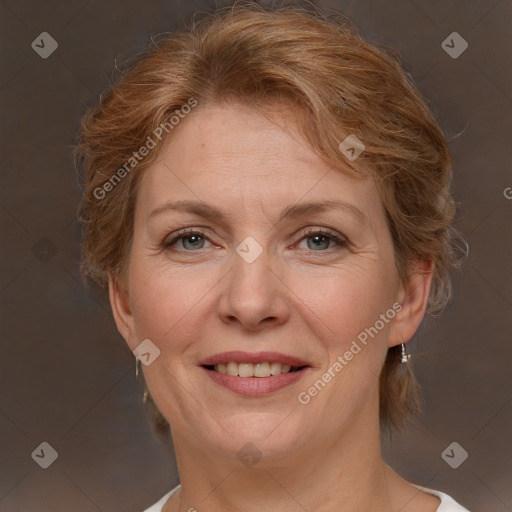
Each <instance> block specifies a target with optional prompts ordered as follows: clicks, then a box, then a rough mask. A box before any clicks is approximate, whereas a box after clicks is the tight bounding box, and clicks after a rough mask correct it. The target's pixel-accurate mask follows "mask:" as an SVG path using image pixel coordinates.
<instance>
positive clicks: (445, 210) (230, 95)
mask: <svg viewBox="0 0 512 512" xmlns="http://www.w3.org/2000/svg"><path fill="white" fill-rule="evenodd" d="M191 99H192V100H193V101H195V102H197V103H196V105H197V106H196V107H195V110H194V112H198V111H200V109H201V108H203V107H204V106H206V105H208V104H214V103H217V104H219V103H226V102H232V101H234V102H242V103H243V104H246V105H248V106H251V107H253V108H255V109H260V110H262V111H266V110H267V109H269V108H272V106H274V105H276V104H277V103H280V104H282V103H283V102H284V103H286V104H288V105H290V106H292V107H293V108H294V109H295V110H296V111H297V112H298V113H300V114H301V119H302V122H301V123H300V124H301V126H299V128H300V130H301V132H302V133H303V135H304V137H305V138H306V140H307V141H308V142H309V143H310V144H311V146H312V148H313V149H314V150H315V151H316V152H317V154H319V155H320V156H322V157H324V158H325V159H326V160H327V161H329V162H331V163H332V164H333V165H335V166H337V167H344V168H347V167H348V168H349V169H350V170H348V171H347V172H348V173H349V174H350V175H352V176H354V177H360V178H361V179H364V178H368V177H370V178H372V179H374V180H375V183H376V185H377V188H378V190H379V195H380V198H381V201H382V203H383V205H384V208H385V212H386V217H387V222H388V226H389V229H390V232H391V235H392V239H393V244H394V255H395V263H396V268H397V272H398V275H399V277H400V279H401V280H402V282H405V281H406V280H407V278H408V277H409V275H410V273H411V271H412V269H411V264H412V262H413V261H414V259H415V258H418V257H419V258H421V259H425V260H430V261H432V262H433V264H434V270H433V278H432V286H431V292H430V297H429V301H428V307H427V313H428V314H431V315H432V314H436V313H439V312H440V311H441V310H442V309H443V308H444V306H445V305H446V304H447V302H448V301H449V299H450V296H451V291H452V288H451V279H450V270H451V268H452V267H455V266H458V265H459V264H460V263H461V262H462V261H463V258H464V256H465V253H464V251H462V253H460V252H459V249H461V247H462V245H461V244H460V243H458V242H460V241H461V240H462V238H461V237H460V235H458V232H457V231H456V230H455V229H454V227H453V220H454V215H455V210H456V205H455V203H454V200H453V198H452V195H451V193H450V187H451V181H452V169H451V157H450V152H449V149H448V145H447V142H446V140H445V137H444V136H443V133H442V132H441V129H440V128H439V126H438V123H437V122H436V119H435V117H434V115H433V113H432V112H431V110H430V109H429V107H428V106H427V102H426V100H425V99H424V98H423V97H422V95H421V94H420V92H419V91H418V89H417V88H416V86H415V85H414V83H413V80H412V78H411V76H410V74H409V73H407V72H406V71H405V69H404V65H403V64H402V61H401V57H400V55H399V53H398V52H397V51H396V50H394V49H393V48H390V47H388V46H385V45H379V44H377V43H373V42H372V43H370V42H367V41H365V40H364V39H363V38H362V37H361V35H360V34H359V33H358V31H357V29H356V28H355V27H354V25H353V24H352V22H351V21H350V20H349V19H347V18H346V17H344V16H342V15H340V14H338V13H326V12H325V11H322V10H320V9H319V8H317V7H314V6H312V5H311V4H307V5H302V6H288V5H283V4H281V5H279V6H272V7H268V6H262V5H260V4H258V3H256V2H247V1H243V2H235V3H234V4H233V5H231V6H229V7H227V8H223V9H220V10H217V11H215V12H213V13H210V14H206V15H203V17H202V18H201V19H197V17H196V18H195V19H194V21H193V22H192V23H191V24H190V26H188V27H185V28H182V29H180V30H179V31H177V32H175V33H173V34H171V35H168V34H166V35H163V36H161V37H159V38H157V39H156V40H155V39H153V45H152V46H151V47H150V48H148V50H146V51H145V52H144V53H142V54H140V55H138V56H136V58H134V59H133V61H131V62H129V63H127V64H126V65H125V68H124V69H123V70H122V74H121V76H120V77H119V79H118V80H117V81H116V83H114V85H112V86H111V87H110V88H109V90H108V91H107V92H106V93H104V94H103V95H102V96H101V98H100V101H99V103H98V104H97V105H96V106H94V107H93V108H91V109H90V110H89V111H88V112H87V113H86V114H85V115H84V117H83V119H82V124H81V131H80V135H79V138H78V141H77V145H76V148H75V157H76V159H77V162H78V163H79V164H84V170H85V179H84V186H83V189H84V195H83V199H82V202H81V204H80V206H79V218H80V220H81V222H82V223H83V238H82V261H81V273H82V276H83V279H84V281H85V282H86V283H88V282H89V281H93V282H96V283H98V284H99V285H100V286H102V287H105V288H106V287H107V284H108V276H109V274H112V275H113V276H114V277H115V279H116V281H117V282H118V286H119V288H120V289H121V290H122V291H123V293H124V292H126V290H127V287H126V270H127V267H128V263H129V256H130V248H131V239H132V234H133V215H134V204H135V197H136V193H137V184H138V183H139V180H140V176H141V174H142V171H143V170H144V169H145V168H147V167H148V166H149V165H151V163H152V162H153V161H154V160H155V159H156V158H157V156H158V154H159V151H160V149H161V147H162V146H163V144H157V145H156V147H155V149H153V150H152V151H149V153H148V154H147V156H145V157H144V159H141V161H137V162H136V165H133V170H132V169H131V168H128V167H127V166H126V163H127V162H132V164H133V163H134V161H133V160H130V159H133V158H134V152H136V151H137V150H139V148H141V147H142V146H143V145H144V144H145V143H146V142H147V141H148V140H149V139H148V137H150V138H152V139H155V133H158V128H159V127H160V131H162V130H161V127H163V126H166V127H167V129H166V131H165V133H164V135H165V136H166V137H172V127H171V123H169V119H170V118H171V117H172V116H173V115H175V116H176V115H178V114H179V112H180V111H181V109H183V108H184V107H183V106H184V105H187V104H190V102H191ZM165 123H167V124H165ZM155 130H157V132H155ZM349 134H355V135H356V136H357V137H358V139H360V140H361V141H362V142H363V143H364V145H365V150H364V152H363V153H362V154H361V155H360V156H359V158H358V160H357V162H358V163H361V166H359V165H358V169H356V168H355V167H354V166H352V165H351V161H349V159H348V158H346V157H345V154H344V153H343V152H342V151H340V149H339V144H340V142H341V141H343V140H344V139H345V138H346V137H347V136H348V135H349ZM123 166H124V167H123ZM362 168H364V169H365V171H362V170H361V169H362ZM122 169H124V170H125V172H122ZM109 183H110V185H109ZM107 189H108V195H107V194H106V193H105V194H103V192H101V193H99V192H98V190H100V191H101V190H103V191H106V190H107ZM102 195H105V197H99V196H102ZM462 241H463V240H462ZM399 349H400V347H399V346H396V347H391V348H390V349H389V350H388V354H387V357H386V360H385V363H384V366H383V368H382V372H381V374H380V383H379V386H380V421H381V429H383V430H388V431H389V432H390V433H391V431H392V430H393V428H395V429H397V430H399V431H401V430H402V429H403V425H404V422H405V420H406V419H408V418H409V417H411V416H413V415H415V414H417V413H419V412H420V411H421V400H420V396H421V395H420V389H419V386H418V383H417V382H416V380H415V378H414V374H413V372H412V369H411V368H410V364H408V365H402V364H400V358H399ZM404 367H405V368H404ZM145 396H147V398H148V400H149V402H150V403H152V404H153V407H154V420H155V425H156V426H157V430H158V431H160V432H164V433H168V430H169V428H168V427H169V425H168V424H167V422H166V420H165V418H164V417H163V416H162V415H161V414H160V412H159V411H158V409H157V408H156V405H155V404H154V402H153V400H152V398H151V395H150V394H149V393H148V391H147V390H146V394H145Z"/></svg>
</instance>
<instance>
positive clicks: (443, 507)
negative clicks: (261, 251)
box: [144, 484, 469, 512]
mask: <svg viewBox="0 0 512 512" xmlns="http://www.w3.org/2000/svg"><path fill="white" fill-rule="evenodd" d="M413 485H414V484H413ZM415 487H417V488H418V489H421V490H422V491H425V492H426V493H428V494H432V495H433V496H437V497H438V498H439V499H440V500H441V504H440V505H439V507H438V509H437V512H469V510H468V509H467V508H464V507H463V506H462V505H459V504H458V503H457V502H456V501H455V500H454V499H453V498H451V497H450V496H448V494H445V493H444V492H441V491H434V490H433V489H427V488H426V487H421V486H419V485H415ZM179 488H180V486H179V485H178V486H177V487H175V488H174V489H173V490H172V491H169V492H168V493H167V494H166V495H165V496H164V497H163V498H162V499H160V500H159V501H158V502H157V503H155V504H154V505H152V506H151V507H149V508H147V509H146V510H144V512H162V508H163V506H164V505H165V503H166V502H167V500H168V499H169V498H170V497H171V496H172V495H173V494H174V493H175V492H176V491H177V490H178V489H179Z"/></svg>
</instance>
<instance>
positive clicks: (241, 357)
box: [199, 350, 310, 367]
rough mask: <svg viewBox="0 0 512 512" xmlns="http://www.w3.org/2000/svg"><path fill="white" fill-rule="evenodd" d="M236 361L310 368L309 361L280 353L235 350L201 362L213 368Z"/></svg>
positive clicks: (200, 363)
mask: <svg viewBox="0 0 512 512" xmlns="http://www.w3.org/2000/svg"><path fill="white" fill-rule="evenodd" d="M231 361H234V362H236V363H252V364H257V363H265V362H268V363H282V364H289V365H290V366H294V367H300V366H310V365H309V363H308V362H307V361H303V360H302V359H299V358H298V357H294V356H289V355H287V354H281V353H280V352H268V351H267V352H242V351H239V350H233V351H231V352H221V353H220V354H215V355H213V356H210V357H207V358H206V359H203V360H202V361H199V365H200V366H212V365H216V364H219V363H229V362H231Z"/></svg>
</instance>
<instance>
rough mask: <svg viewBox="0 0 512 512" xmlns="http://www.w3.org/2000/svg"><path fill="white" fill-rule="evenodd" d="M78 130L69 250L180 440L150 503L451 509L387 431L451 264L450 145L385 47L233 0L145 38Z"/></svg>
mask: <svg viewBox="0 0 512 512" xmlns="http://www.w3.org/2000/svg"><path fill="white" fill-rule="evenodd" d="M77 154H78V156H79V157H82V159H83V160H84V161H85V169H86V180H85V190H84V192H85V193H84V199H83V202H82V205H81V211H80V217H81V220H82V221H83V222H84V236H83V261H82V272H83V275H84V277H86V278H89V279H93V280H95V281H97V282H98V283H100V284H101V285H103V286H108V289H109V296H110V302H111V306H112V310H113V315H114V318H115V321H116V324H117V327H118V329H119V332H120V333H121V335H122V336H123V337H124V339H125V340H126V342H127V344H128V346H129V347H130V349H131V350H132V351H133V352H134V354H135V356H136V358H137V361H138V360H140V361H141V362H142V363H143V365H142V368H143V373H144V378H145V381H146V383H147V388H148V391H147V396H148V398H149V400H150V402H152V403H154V404H155V407H156V410H157V416H156V421H157V423H158V424H159V425H160V426H161V425H168V427H169V430H170V433H171V435H172V441H173V444H174V449H175V453H176V459H177V464H178V469H179V474H180V481H181V485H180V486H178V487H177V488H176V489H173V490H171V491H170V492H169V493H168V494H166V495H165V496H164V497H163V498H162V499H161V500H160V501H158V503H155V505H153V506H152V507H150V508H149V509H148V511H151V512H155V511H163V512H174V511H186V510H188V511H192V510H198V511H201V510H205V511H206V510H207V511H226V510H244V511H260V510H270V509H272V510H274V511H292V510H309V511H313V510H315V511H326V512H327V511H339V510H344V511H362V510H364V511H367V512H372V511H379V512H392V511H393V512H398V511H401V512H412V511H414V512H433V511H436V510H438V511H442V512H448V511H464V510H466V509H465V508H463V507H462V506H460V505H459V504H457V503H456V502H455V501H454V500H453V499H451V498H450V497H449V496H447V495H446V494H444V493H442V492H440V491H435V490H432V489H427V488H424V487H421V486H417V485H414V484H412V483H409V482H407V481H406V480H405V479H403V478H402V477H401V476H399V475H398V474H397V473H396V472H394V471H393V470H392V469H391V468H390V467H389V466H387V465H386V464H385V463H384V461H383V459H382V455H381V447H380V433H381V431H387V432H391V431H392V430H393V429H397V430H401V429H402V427H403V424H404V422H405V420H406V419H407V418H409V417H410V416H411V415H413V414H415V413H417V412H418V411H419V399H418V396H419V394H418V386H417V384H416V382H415V380H414V376H413V374H412V371H411V369H410V368H409V363H408V355H407V352H406V350H405V344H406V343H407V342H408V341H409V340H410V339H411V338H412V337H413V335H414V333H415V331H416V330H417V328H418V326H419V324H420V322H421V321H422V319H423V318H424V315H425V313H433V312H436V311H440V310H441V309H442V308H443V307H444V305H445V304H446V303H447V301H448V300H449V297H450V293H451V287H450V279H449V271H450V269H451V267H453V266H454V265H455V264H456V244H455V241H456V236H455V235H456V232H455V231H454V230H453V227H452V222H453V216H454V210H455V207H454V202H453V199H452V197H451V195H450V191H449V185H450V180H451V163H450V154H449V150H448V147H447V144H446V141H445V139H444V137H443V134H442V132H441V131H440V129H439V127H438V125H437V123H436V121H435V119H434V117H433V115H432V114H431V113H430V112H429V110H428V108H427V107H426V105H425V102H424V100H423V99H422V97H421V95H420V94H419V93H418V91H417V89H416V88H415V86H414V85H413V83H412V81H411V79H410V77H409V76H408V75H407V74H406V73H405V72H404V71H403V69H402V67H401V65H400V61H399V57H398V56H397V54H396V53H395V52H393V51H392V50H389V49H384V48H378V47H376V46H374V45H370V44H369V43H367V42H365V41H363V40H362V38H361V37H360V36H359V35H358V33H357V31H356V30H355V29H354V28H353V26H352V25H351V24H350V23H349V22H348V21H347V20H346V19H342V18H340V17H338V18H332V17H328V16H326V15H324V14H322V13H320V12H318V11H315V12H312V11H309V10H306V9H299V8H285V7H281V8H263V7H258V6H256V5H254V4H252V3H245V2H244V3H237V4H236V5H235V7H233V8H230V9H225V10H221V11H219V12H217V13H216V14H215V15H213V16H210V17H207V18H205V19H204V20H203V21H201V22H200V23H199V24H196V25H195V26H194V27H192V28H191V29H188V30H183V31H181V32H180V33H178V34H174V35H172V36H169V37H167V38H165V39H163V40H162V41H160V43H159V44H158V45H157V46H156V47H155V48H154V49H153V50H151V51H150V52H148V53H147V54H145V55H144V56H142V57H140V58H139V59H138V60H137V62H136V63H135V64H134V65H133V66H132V67H131V68H130V69H128V70H127V71H126V73H124V75H123V77H122V79H121V80H120V81H119V82H118V83H117V84H116V85H115V86H114V87H113V88H112V90H111V91H109V92H108V93H107V94H106V95H104V97H103V98H102V99H101V101H100V104H99V105H98V106H97V107H95V108H93V109H92V110H91V111H90V112H88V114H87V115H86V116H85V117H84V120H83V123H82V133H81V139H80V141H79V145H78V147H77Z"/></svg>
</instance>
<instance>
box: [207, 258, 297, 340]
mask: <svg viewBox="0 0 512 512" xmlns="http://www.w3.org/2000/svg"><path fill="white" fill-rule="evenodd" d="M271 259H272V258H271V257H268V255H267V254H266V252H265V251H264V252H263V253H262V254H260V256H258V257H257V258H256V259H255V260H254V261H252V262H251V263H248V262H247V261H245V260H244V259H243V258H242V257H240V256H239V255H238V254H234V255H233V263H232V265H233V266H232V268H231V271H230V272H228V274H227V276H226V279H224V280H223V286H224V288H223V290H222V293H221V296H220V298H219V303H218V307H217V312H218V315H219V317H220V319H221V321H222V322H224V323H226V324H230V325H234V324H237V325H239V326H240V327H242V328H243V329H245V330H248V331H260V330H264V329H267V328H270V327H275V326H278V325H282V324H284V323H285V322H286V321H287V320H288V318H289V316H290V308H289V301H288V300H287V298H288V297H289V293H287V291H288V289H287V287H286V285H285V284H284V283H283V282H282V280H281V278H280V277H279V276H278V275H277V273H276V270H275V269H276V268H277V265H276V264H274V265H273V267H274V268H272V263H273V262H272V261H271Z"/></svg>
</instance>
